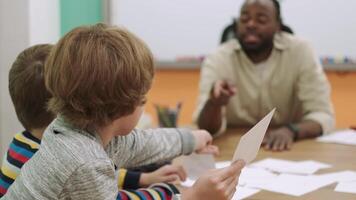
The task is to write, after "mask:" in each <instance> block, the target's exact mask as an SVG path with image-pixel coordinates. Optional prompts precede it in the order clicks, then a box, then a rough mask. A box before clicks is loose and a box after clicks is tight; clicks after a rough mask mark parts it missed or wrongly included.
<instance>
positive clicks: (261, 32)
mask: <svg viewBox="0 0 356 200" xmlns="http://www.w3.org/2000/svg"><path fill="white" fill-rule="evenodd" d="M236 24H237V27H236V37H237V38H236V39H232V40H229V41H228V42H226V43H224V44H222V45H221V46H220V47H219V48H218V50H217V51H216V52H215V53H214V54H212V55H210V56H209V57H207V58H206V60H205V61H204V63H203V66H202V70H201V80H200V96H199V101H198V108H197V110H196V113H195V120H196V121H197V123H198V126H199V127H200V128H203V129H207V130H208V131H209V132H210V133H214V134H215V136H216V135H219V134H221V133H223V132H224V131H225V129H226V127H227V126H229V127H232V126H235V127H236V126H251V125H254V124H255V123H257V122H258V121H259V120H260V119H262V117H263V116H264V115H265V114H267V113H268V112H269V111H270V110H272V109H273V108H274V107H276V108H277V110H276V113H275V114H274V117H273V119H272V126H274V129H273V130H270V131H269V132H268V133H267V134H266V137H265V138H264V146H265V148H266V149H270V150H274V151H282V150H286V149H290V148H291V145H292V143H293V141H296V140H300V139H304V138H310V137H316V136H319V135H321V134H323V133H327V132H328V131H330V130H331V129H332V128H333V126H334V113H333V108H332V105H331V102H330V88H329V85H328V81H327V79H326V76H325V74H324V72H323V69H322V67H321V65H320V63H319V61H318V59H317V58H316V56H315V55H314V53H313V51H312V50H311V48H310V46H309V45H308V44H307V43H306V42H305V41H303V40H301V39H299V38H297V37H295V36H293V35H291V34H289V33H287V32H284V31H281V30H284V29H282V27H285V25H283V23H282V19H281V15H280V8H279V4H278V2H277V1H275V0H246V1H245V3H244V4H243V6H242V8H241V12H240V17H239V19H238V21H237V22H236Z"/></svg>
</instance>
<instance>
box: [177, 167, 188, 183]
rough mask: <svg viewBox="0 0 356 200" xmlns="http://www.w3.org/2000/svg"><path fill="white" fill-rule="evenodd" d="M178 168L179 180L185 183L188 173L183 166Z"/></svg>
mask: <svg viewBox="0 0 356 200" xmlns="http://www.w3.org/2000/svg"><path fill="white" fill-rule="evenodd" d="M175 167H176V169H177V170H176V173H177V174H178V176H179V179H180V180H181V181H185V179H186V178H187V173H186V171H185V170H184V168H183V167H182V166H175Z"/></svg>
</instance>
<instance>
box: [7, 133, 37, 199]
mask: <svg viewBox="0 0 356 200" xmlns="http://www.w3.org/2000/svg"><path fill="white" fill-rule="evenodd" d="M40 143H41V141H40V140H39V139H37V138H36V137H34V136H33V135H32V134H31V133H30V132H28V131H23V132H22V133H17V134H16V135H15V137H14V139H13V140H12V142H11V143H10V146H9V149H8V151H7V153H6V156H5V157H4V160H3V164H2V166H1V169H0V197H2V196H3V195H5V193H6V192H7V189H8V188H9V187H10V185H11V184H12V183H13V182H14V181H15V179H16V177H17V176H18V175H19V174H20V170H21V167H22V166H23V165H24V164H25V163H26V162H27V161H28V160H29V159H30V158H31V157H32V156H33V154H35V153H36V151H37V150H38V148H39V146H40Z"/></svg>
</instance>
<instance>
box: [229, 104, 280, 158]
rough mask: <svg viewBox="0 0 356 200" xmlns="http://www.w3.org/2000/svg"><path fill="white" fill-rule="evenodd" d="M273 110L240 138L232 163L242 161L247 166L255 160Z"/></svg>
mask: <svg viewBox="0 0 356 200" xmlns="http://www.w3.org/2000/svg"><path fill="white" fill-rule="evenodd" d="M275 110H276V108H274V109H273V110H272V111H271V112H270V113H268V114H267V115H266V116H265V117H264V118H263V119H262V120H261V121H259V122H258V123H257V124H256V125H255V126H254V127H252V128H251V129H250V130H249V131H248V132H247V133H246V134H244V135H243V136H242V137H241V139H240V141H239V144H238V146H237V148H236V150H235V153H234V156H233V158H232V161H233V162H234V161H236V160H238V159H242V160H244V161H245V162H246V164H247V163H250V162H251V161H252V160H254V159H255V158H256V156H257V153H258V150H259V149H260V146H261V143H262V140H263V137H264V136H265V134H266V131H267V128H268V125H269V124H270V122H271V119H272V117H273V114H274V112H275Z"/></svg>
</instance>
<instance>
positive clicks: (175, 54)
mask: <svg viewBox="0 0 356 200" xmlns="http://www.w3.org/2000/svg"><path fill="white" fill-rule="evenodd" d="M242 2H243V0H148V1H145V0H112V1H111V10H110V16H111V17H110V21H111V23H112V24H114V25H120V26H124V27H126V28H127V29H129V30H130V31H132V32H133V33H135V34H136V35H138V36H139V37H140V38H142V39H143V40H144V41H145V42H146V43H147V44H148V46H149V47H150V48H151V50H152V52H153V54H154V56H155V58H157V59H158V60H160V61H176V60H177V59H178V58H181V57H201V56H205V55H208V54H209V53H211V52H213V51H214V50H215V49H216V47H217V46H218V45H219V42H220V37H221V34H222V31H223V29H224V28H225V27H226V26H227V25H229V24H230V23H231V22H232V19H233V18H234V17H237V16H238V14H239V10H240V7H241V5H242ZM281 7H282V16H283V19H284V22H285V24H287V25H289V26H290V27H291V28H292V29H293V30H294V32H295V33H296V35H298V36H299V37H302V38H304V39H306V40H308V41H309V42H310V43H311V44H312V45H313V47H314V49H315V51H316V52H317V54H318V55H320V56H334V57H335V56H348V57H356V0H333V1H331V0H283V1H282V2H281Z"/></svg>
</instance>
